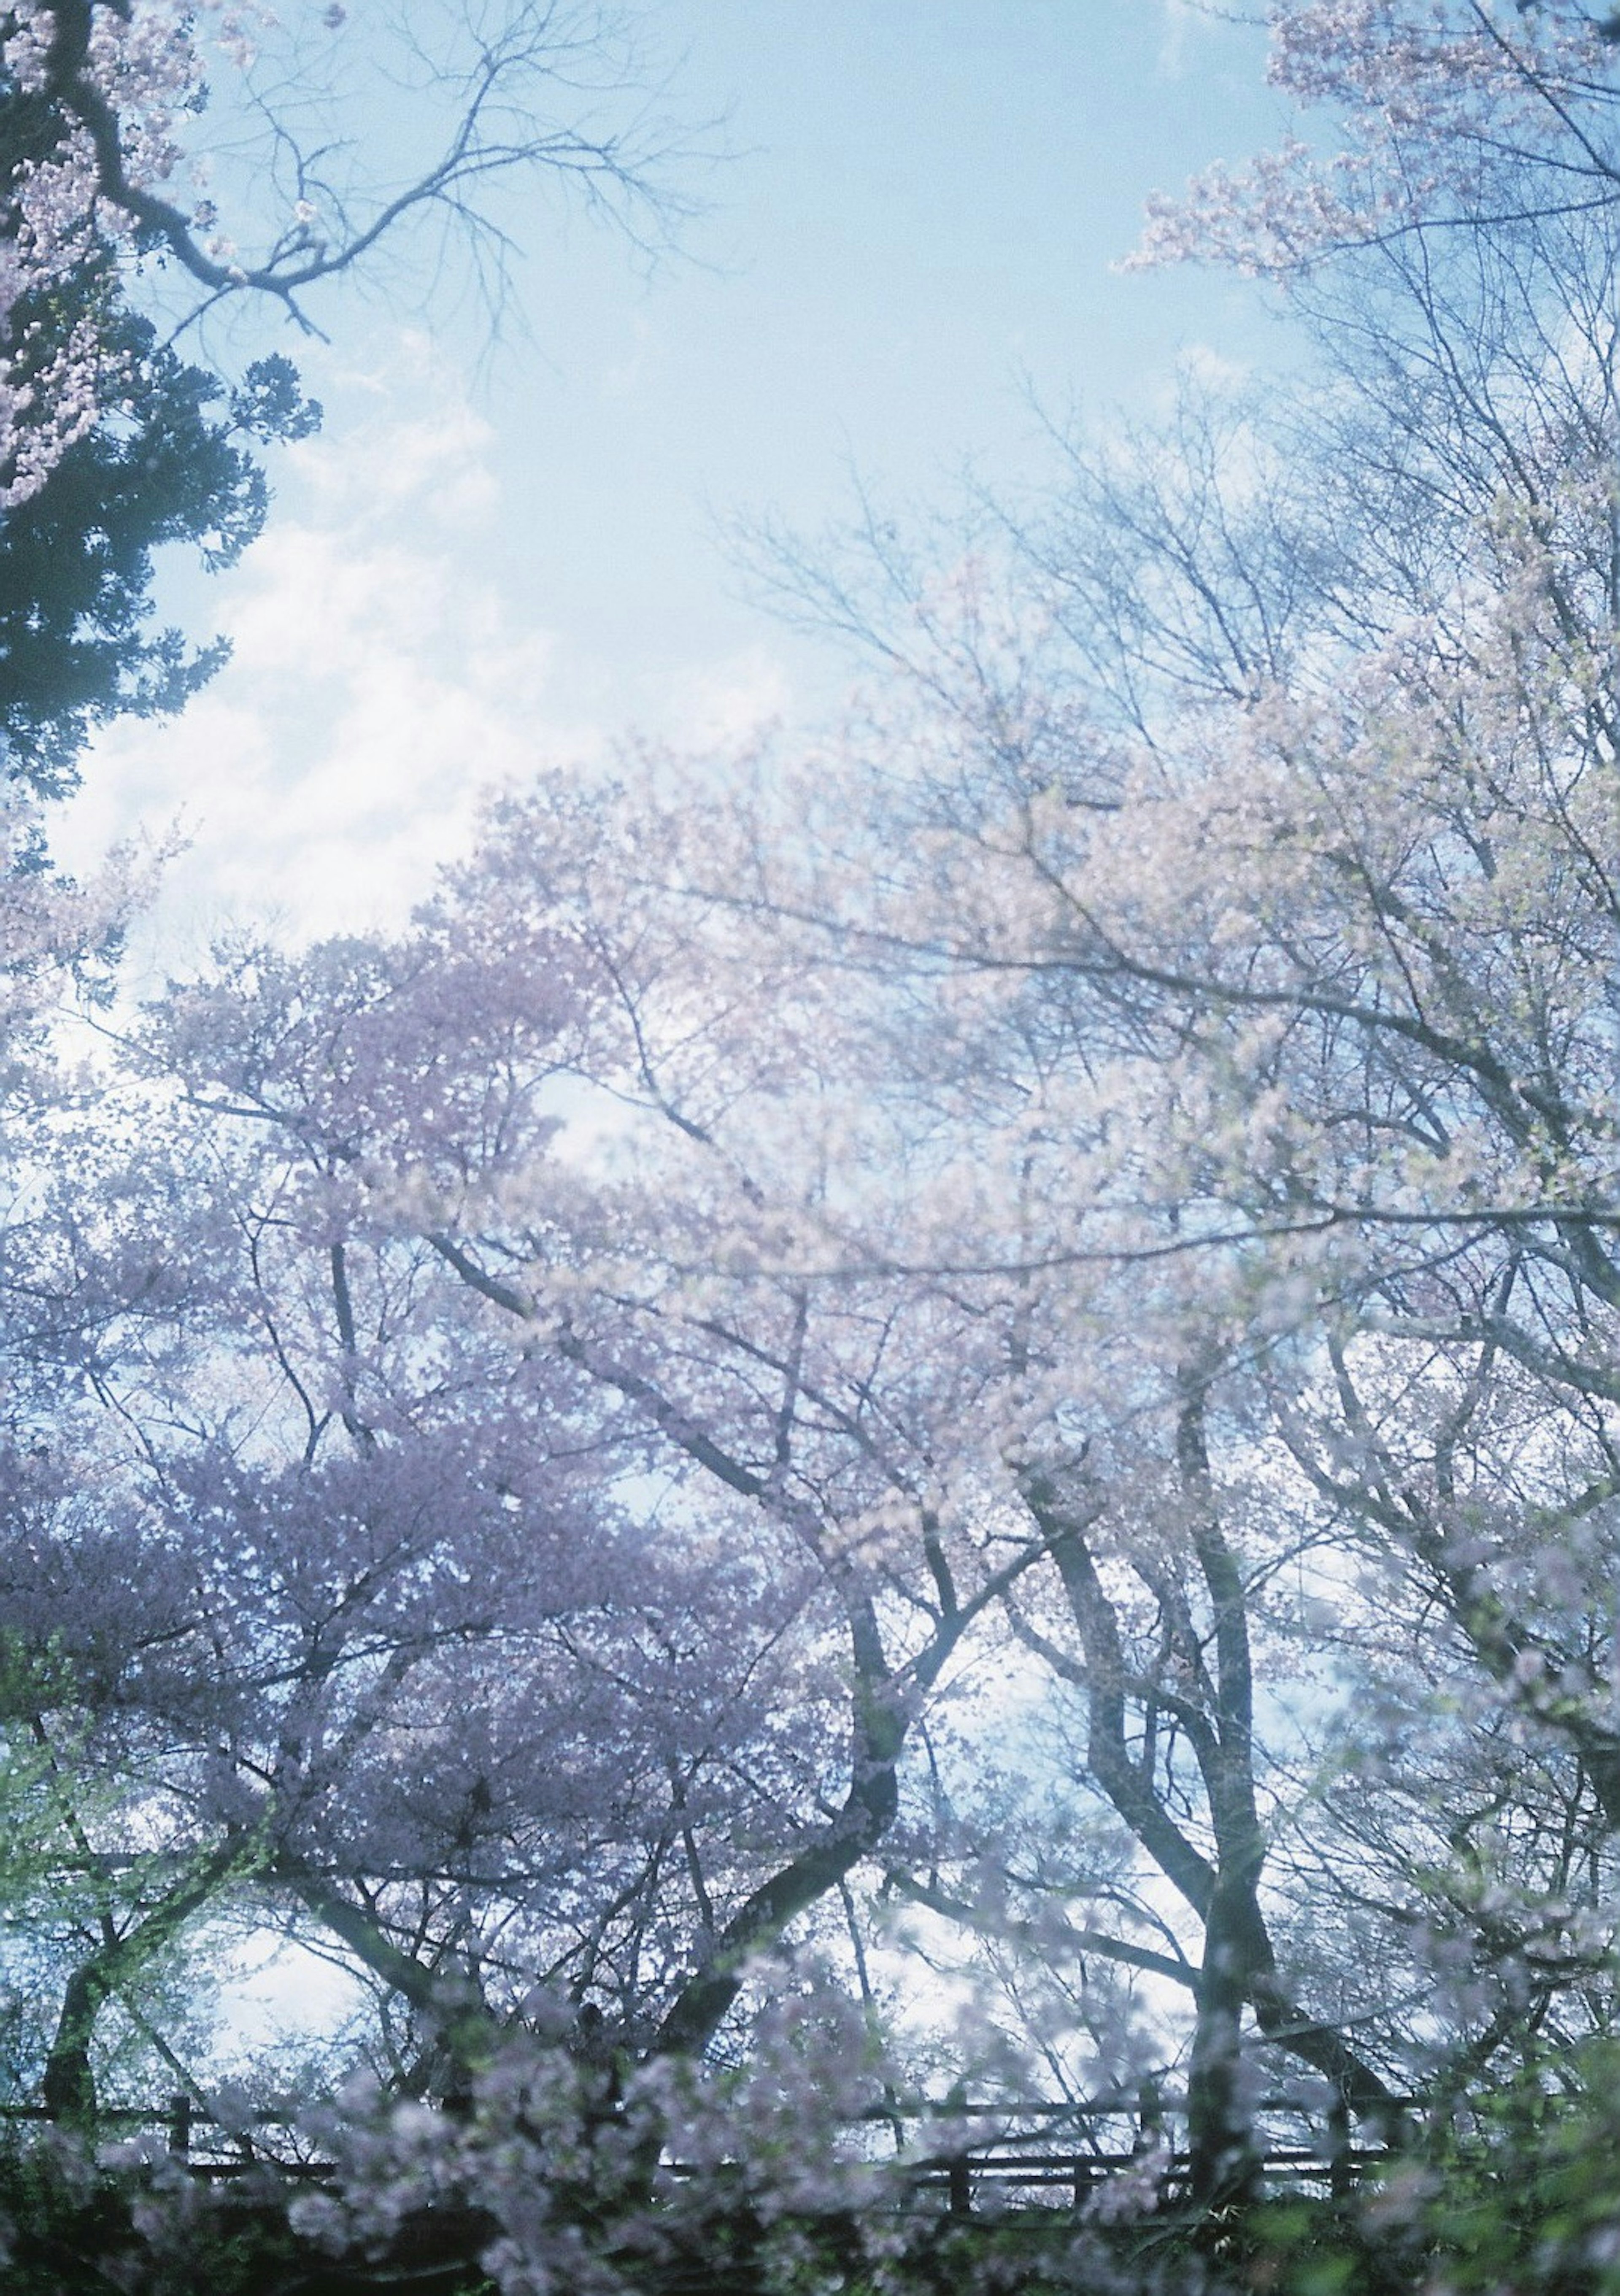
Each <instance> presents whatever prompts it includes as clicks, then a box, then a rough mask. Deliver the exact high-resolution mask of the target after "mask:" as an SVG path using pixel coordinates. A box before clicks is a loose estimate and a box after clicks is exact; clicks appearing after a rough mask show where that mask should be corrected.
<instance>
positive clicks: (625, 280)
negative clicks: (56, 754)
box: [61, 0, 1286, 962]
mask: <svg viewBox="0 0 1620 2296" xmlns="http://www.w3.org/2000/svg"><path fill="white" fill-rule="evenodd" d="M649 17H650V25H651V28H652V30H653V33H654V36H655V37H656V39H657V41H658V43H659V45H660V46H661V47H662V49H663V50H664V51H665V52H666V53H667V54H669V55H670V56H671V57H673V58H675V59H678V61H677V62H676V68H675V78H674V89H675V101H676V102H678V103H679V104H680V106H681V107H682V108H683V110H684V111H685V112H686V113H687V114H688V115H689V116H691V117H694V118H701V117H704V116H707V115H710V114H714V113H718V112H721V111H724V112H725V113H726V114H727V115H728V125H727V127H726V130H725V135H726V139H727V141H728V142H729V143H730V145H731V147H732V157H730V158H729V159H728V160H726V161H725V162H724V164H722V165H719V166H717V167H715V168H709V169H708V170H705V171H703V172H702V173H701V174H700V176H697V177H696V178H695V179H694V181H693V185H692V188H693V189H694V190H695V191H696V192H697V193H699V194H700V196H701V197H702V198H703V199H705V200H706V201H707V202H708V212H707V213H706V214H705V215H704V216H703V217H700V219H699V220H698V221H697V222H696V223H695V224H694V225H692V226H691V228H690V229H689V230H688V232H687V233H686V234H685V245H686V250H687V252H686V256H685V258H683V259H677V260H676V261H675V262H672V263H669V264H667V265H665V266H662V267H661V268H659V269H658V270H657V271H655V272H654V274H653V275H651V276H650V277H648V276H645V275H643V274H642V271H641V270H640V269H639V268H638V267H637V266H635V265H634V263H633V262H632V261H631V260H630V259H629V258H628V257H627V255H626V252H625V250H623V248H622V247H621V246H619V245H618V243H616V242H615V241H614V239H613V237H612V235H611V234H610V233H609V232H606V231H604V230H602V229H601V228H599V227H595V226H593V225H590V224H588V223H585V222H584V221H582V220H581V219H580V218H578V217H573V218H572V219H570V218H569V216H568V214H567V211H566V206H565V205H564V204H561V203H559V202H552V203H551V204H550V205H549V206H545V207H541V208H536V209H532V210H529V211H525V212H521V213H515V212H514V213H513V214H512V216H511V220H512V222H513V223H514V225H515V227H516V228H517V229H518V231H519V233H520V235H521V237H522V238H523V239H524V240H525V242H527V244H528V250H529V256H528V261H527V262H526V263H525V264H524V266H522V268H521V270H520V275H519V283H518V284H519V296H520V303H521V306H522V311H523V319H524V324H523V325H522V326H521V327H517V328H511V329H509V330H508V331H507V332H506V333H505V335H504V337H503V340H501V341H500V342H499V343H497V344H496V345H495V348H494V349H493V350H491V348H490V347H489V345H488V343H487V340H486V339H485V337H484V336H483V334H482V333H481V332H479V330H478V329H477V328H476V327H475V326H474V325H473V324H471V322H470V316H468V315H467V314H466V313H465V312H464V311H463V313H462V316H461V318H460V320H459V322H458V323H457V324H454V325H453V324H449V323H448V322H447V321H446V316H445V312H444V309H443V307H435V306H434V305H433V304H432V303H431V302H429V303H428V304H427V305H426V306H425V307H424V308H421V309H416V308H413V297H412V283H411V281H410V280H409V278H408V277H405V278H401V279H397V280H396V281H395V283H394V293H393V296H392V299H390V300H389V302H387V303H384V302H382V301H381V300H380V299H359V298H353V299H346V300H336V301H334V302H333V303H332V304H331V305H330V306H329V307H327V309H326V310H325V311H323V318H325V319H326V320H327V322H328V323H329V324H330V325H331V332H332V338H333V340H332V344H331V348H330V349H326V350H323V351H320V352H319V353H318V354H316V355H315V356H313V357H307V358H306V360H305V365H306V369H307V377H308V380H309V382H310V384H311V387H312V388H314V389H315V390H316V391H317V392H318V394H319V395H320V396H322V397H323V398H324V400H325V401H326V404H327V406H328V410H329V414H328V422H327V424H326V427H325V430H324V432H323V435H322V437H321V438H320V439H317V440H315V441H313V442H311V443H310V444H309V445H308V446H307V447H299V448H298V449H295V450H291V451H290V452H287V453H284V454H282V455H281V456H280V457H279V458H278V463H277V466H276V470H275V474H274V475H275V482H276V487H277V494H278V500H277V504H276V507H275V510H274V513H273V521H272V525H271V528H270V529H269V531H268V532H267V534H266V537H265V538H264V540H263V541H262V542H261V543H260V544H259V545H258V546H257V548H256V550H255V551H254V553H252V555H251V556H250V559H249V560H248V561H247V562H245V564H244V565H243V567H242V568H241V570H238V571H237V572H235V573H234V574H233V575H230V576H228V577H225V578H221V579H217V580H215V581H213V582H211V583H209V584H208V585H206V586H204V585H201V584H200V583H192V582H183V583H180V584H178V585H177V586H176V589H175V592H174V595H175V599H176V607H177V610H179V611H183V612H184V615H185V617H186V619H188V621H190V622H191V623H192V626H193V627H195V628H196V629H197V631H198V633H199V635H203V634H206V633H207V631H208V630H209V629H212V628H216V627H218V628H224V629H225V630H226V631H227V632H228V633H229V634H230V635H231V636H232V637H233V642H234V644H235V646H236V659H235V660H234V662H233V665H232V667H231V668H229V669H228V670H227V671H226V672H225V673H224V675H223V676H221V677H220V678H219V679H218V680H217V682H216V684H215V685H214V686H213V687H212V688H211V689H210V690H209V693H207V694H206V695H204V696H203V697H202V698H201V699H200V701H198V702H197V703H195V704H194V705H193V707H192V710H191V711H190V712H189V713H188V715H187V717H185V718H184V719H183V720H182V721H180V723H178V724H177V725H176V726H168V727H129V726H125V727H120V728H117V729H114V730H113V731H112V732H111V733H110V734H108V736H107V737H106V738H105V739H104V740H103V742H102V744H101V745H100V748H99V750H98V752H97V754H96V755H95V756H94V758H92V760H91V761H90V765H89V768H88V772H87V775H86V792H85V795H84V797H83V798H82V799H80V800H79V801H78V803H77V804H76V806H75V807H74V808H73V810H72V814H71V816H70V820H69V822H68V823H67V824H66V825H65V829H64V834H63V836H62V838H61V847H62V849H63V851H64V854H65V856H66V857H68V858H69V859H70V861H72V862H73V863H74V864H76V865H84V864H86V863H87V862H88V860H89V859H90V858H91V857H92V856H93V855H94V851H95V850H96V849H97V848H98V846H100V845H101V844H102V843H103V842H104V841H105V840H107V839H108V838H109V837H111V836H114V835H127V834H130V833H134V832H143V833H145V834H147V835H149V836H161V835H162V834H164V833H165V832H166V830H167V828H168V824H172V823H173V822H175V821H176V819H178V820H179V821H180V823H181V825H182V831H183V833H184V835H185V836H186V837H188V838H189V840H191V843H190V849H189V851H188V852H187V853H186V854H184V855H183V856H181V857H178V858H177V859H176V860H175V861H174V862H172V863H171V864H170V865H169V867H168V892H167V894H166V895H165V897H164V899H163V901H162V903H161V905H160V910H159V912H158V914H157V917H156V919H155V920H154V925H153V928H152V931H151V934H149V936H148V950H149V961H153V962H160V961H167V960H168V957H169V956H170V955H172V956H173V958H174V960H175V961H176V962H184V957H185V955H186V954H187V951H188V947H189V948H192V949H194V947H195V945H196V943H197V941H198V940H199V939H200V938H201V937H202V936H204V935H205V934H206V933H207V932H209V931H212V930H214V929H216V928H217V927H218V926H219V925H221V924H225V923H231V922H257V921H259V920H261V919H279V920H280V921H281V922H283V923H284V924H285V925H287V926H288V927H290V928H291V929H293V930H297V931H333V930H340V929H342V927H343V926H344V925H346V924H351V923H352V924H355V925H363V924H369V923H372V922H375V921H377V920H378V919H380V918H383V917H386V916H387V915H389V914H397V913H399V912H400V911H402V910H403V908H404V907H405V906H407V905H408V903H409V901H410V900H411V899H413V898H416V897H418V896H419V895H420V894H421V892H422V891H423V890H425V889H426V886H427V883H428V881H429V879H430V874H431V870H432V866H433V865H434V863H435V861H436V860H437V859H438V858H440V857H446V856H447V855H449V854H452V853H453V852H454V849H456V848H457V846H459V845H460V844H462V842H464V840H465V838H466V836H467V833H468V829H469V824H470V818H471V815H472V810H473V808H474V805H475V802H476V798H477V793H478V791H479V790H480V789H481V788H482V787H484V786H486V785H487V784H488V783H490V782H491V781H497V780H502V779H508V778H511V777H514V776H517V777H520V776H521V775H523V773H524V772H525V771H527V770H530V769H532V767H534V766H535V765H537V764H541V763H544V762H547V761H551V760H555V759H559V758H560V759H563V760H566V761H574V760H577V761H578V762H579V763H580V765H581V767H582V769H583V768H584V767H585V765H586V764H587V762H588V761H589V760H590V759H591V758H600V757H601V755H602V754H603V752H604V751H605V750H607V749H608V747H609V746H610V743H611V742H612V740H613V739H614V738H615V737H616V736H618V735H619V734H623V733H625V732H626V731H629V730H631V729H634V728H636V727H641V728H644V729H646V730H649V731H650V732H652V733H654V734H659V735H667V736H670V737H672V738H675V739H676V740H678V741H687V740H690V741H696V742H707V741H715V740H724V739H727V738H730V737H733V736H735V735H737V734H740V733H741V732H743V731H745V730H746V728H747V726H749V724H751V723H753V722H755V721H757V720H758V719H759V718H761V717H771V716H779V717H786V718H787V719H788V720H789V721H790V722H791V721H793V720H795V719H805V720H808V719H810V718H813V717H815V716H817V715H818V714H821V713H822V712H824V711H825V710H826V709H828V707H829V706H830V701H831V699H832V696H833V694H834V693H835V691H836V688H837V686H838V684H839V681H840V680H841V679H842V678H843V677H845V676H847V673H848V669H849V667H850V666H849V665H848V664H847V662H844V661H841V660H839V659H838V658H837V657H836V655H834V654H833V653H831V652H822V651H820V650H818V649H816V648H815V647H814V646H812V645H811V644H808V643H807V642H806V641H804V640H802V639H799V638H796V637H794V636H792V635H790V634H789V633H787V632H785V631H783V630H782V629H781V627H779V626H777V625H776V624H775V623H773V621H772V620H771V619H769V617H768V616H767V615H765V613H764V612H763V611H761V610H760V609H759V608H758V607H757V606H756V605H752V604H750V603H749V601H748V599H747V597H746V596H745V595H744V594H743V593H742V586H741V585H740V581H739V578H738V576H737V572H736V570H735V567H734V565H733V564H732V562H731V561H730V559H729V558H728V554H727V551H726V547H725V544H724V527H725V525H726V523H727V521H730V520H732V519H734V518H737V517H739V516H741V517H745V518H746V517H749V516H757V515H759V514H762V513H768V514H771V515H773V516H775V517H777V518H780V519H782V520H785V521H788V522H790V523H791V524H793V525H795V526H797V527H799V528H801V529H805V530H806V531H809V532H814V531H815V530H817V529H821V528H822V527H824V526H826V525H829V524H831V523H836V521H838V519H839V516H840V515H841V513H842V512H844V511H845V510H846V509H847V506H848V504H849V502H850V500H851V488H852V473H858V474H859V477H860V479H861V480H862V481H863V484H865V485H866V486H867V487H868V488H871V491H872V492H873V493H874V494H875V495H876V496H878V497H879V499H880V501H882V502H883V503H885V504H888V505H893V506H895V507H896V508H899V509H901V510H904V507H905V506H906V505H907V504H918V505H921V504H927V505H929V506H935V507H937V506H940V505H945V504H948V503H949V500H950V497H951V496H952V494H953V490H954V489H955V488H957V487H958V486H959V484H960V483H961V472H962V471H963V468H964V466H965V465H968V464H972V465H973V466H974V467H976V468H977V470H978V471H979V472H980V473H981V474H982V475H983V476H985V477H986V478H987V479H989V480H991V481H992V482H993V483H1001V484H1003V485H1010V484H1025V485H1028V484H1037V483H1038V482H1039V479H1040V474H1041V471H1042V469H1043V457H1044V454H1045V449H1044V448H1043V445H1042V442H1041V437H1040V425H1039V422H1038V420H1037V418H1036V416H1035V413H1034V412H1033V411H1032V405H1031V399H1032V396H1033V398H1034V400H1035V402H1036V403H1038V404H1039V405H1040V406H1044V407H1045V408H1047V409H1048V410H1051V411H1053V412H1061V411H1063V410H1065V409H1067V408H1068V407H1069V406H1071V405H1076V404H1077V405H1078V406H1080V407H1081V408H1082V409H1083V410H1084V412H1085V414H1087V415H1088V416H1089V417H1090V418H1091V419H1092V420H1094V421H1096V422H1101V423H1106V422H1107V421H1108V420H1109V418H1110V414H1111V412H1112V411H1113V410H1114V409H1116V408H1117V407H1119V406H1126V407H1129V408H1131V409H1133V410H1136V411H1140V410H1141V408H1142V407H1143V406H1150V405H1151V404H1152V403H1153V401H1154V400H1155V399H1156V398H1159V397H1161V396H1162V395H1163V394H1164V392H1165V391H1166V388H1167V386H1168V382H1169V379H1170V376H1171V374H1172V372H1173V370H1174V365H1175V362H1176V360H1177V358H1178V357H1185V356H1188V355H1195V356H1207V355H1210V354H1213V355H1215V356H1216V357H1220V358H1222V359H1223V360H1226V361H1230V362H1232V363H1235V364H1238V365H1247V364H1256V363H1263V362H1264V361H1266V360H1269V359H1275V358H1278V357H1284V356H1286V344H1285V341H1284V340H1283V339H1282V338H1281V337H1280V335H1279V334H1278V332H1276V329H1275V325H1274V323H1273V322H1272V321H1271V320H1269V319H1268V318H1267V317H1266V316H1265V315H1264V308H1263V306H1262V305H1261V303H1260V302H1259V300H1258V299H1256V294H1255V292H1254V291H1252V290H1250V289H1248V287H1246V286H1245V285H1244V284H1243V283H1240V282H1237V281H1233V280H1231V279H1227V278H1224V277H1220V276H1211V275H1199V274H1196V273H1191V272H1186V271H1180V272H1175V273H1166V274H1161V275H1147V276H1143V275H1121V274H1120V273H1119V272H1118V271H1117V268H1116V267H1115V266H1116V265H1117V261H1118V258H1120V257H1121V256H1122V255H1124V254H1125V252H1126V251H1127V250H1129V248H1130V246H1131V244H1132V242H1133V237H1134V234H1135V231H1136V226H1137V218H1138V217H1139V215H1140V213H1141V202H1142V201H1143V199H1144V197H1145V196H1146V194H1147V193H1149V192H1150V191H1151V190H1153V189H1155V188H1174V187H1176V186H1178V185H1179V184H1181V183H1182V181H1184V179H1185V177H1186V176H1187V175H1188V174H1189V173H1190V170H1191V169H1193V168H1196V167H1197V166H1199V165H1200V164H1202V163H1203V162H1204V161H1206V160H1209V159H1211V158H1214V157H1216V156H1221V155H1226V156H1231V157H1240V156H1241V155H1242V154H1243V153H1244V152H1248V151H1249V150H1252V149H1253V148H1255V147H1256V145H1257V144H1259V143H1264V142H1266V141H1269V140H1271V139H1272V137H1274V135H1275V134H1276V132H1277V128H1278V126H1279V119H1278V114H1277V111H1276V109H1275V105H1274V101H1273V99H1272V98H1271V97H1270V96H1269V95H1268V94H1267V92H1266V91H1265V89H1264V85H1263V79H1262V62H1263V43H1262V40H1261V37H1260V36H1259V35H1258V34H1257V33H1256V32H1255V31H1253V30H1252V29H1243V28H1240V27H1238V26H1234V25H1231V24H1229V23H1223V22H1220V21H1215V20H1212V19H1210V18H1207V17H1205V16H1203V15H1202V14H1201V13H1199V12H1196V11H1194V10H1193V9H1191V8H1190V7H1187V6H1185V5H1180V4H1173V0H814V4H813V0H653V4H651V5H650V9H649Z"/></svg>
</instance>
